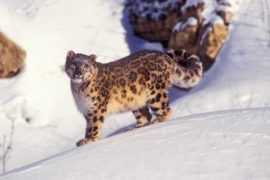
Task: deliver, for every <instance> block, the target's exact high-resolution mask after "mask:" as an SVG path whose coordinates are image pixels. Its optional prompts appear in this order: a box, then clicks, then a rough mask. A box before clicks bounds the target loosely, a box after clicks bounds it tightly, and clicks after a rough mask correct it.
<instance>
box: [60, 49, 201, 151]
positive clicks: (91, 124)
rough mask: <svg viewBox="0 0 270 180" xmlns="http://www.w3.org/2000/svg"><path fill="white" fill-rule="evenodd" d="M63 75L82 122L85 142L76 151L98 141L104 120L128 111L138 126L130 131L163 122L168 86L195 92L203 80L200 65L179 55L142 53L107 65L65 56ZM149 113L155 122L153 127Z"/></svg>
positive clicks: (183, 53) (167, 109) (166, 113)
mask: <svg viewBox="0 0 270 180" xmlns="http://www.w3.org/2000/svg"><path fill="white" fill-rule="evenodd" d="M65 71H66V73H67V74H68V76H69V77H70V79H71V89H72V93H73V96H74V99H75V102H76V105H77V107H78V109H79V111H80V112H81V113H82V114H83V115H84V117H85V119H86V122H87V126H86V132H85V138H83V139H82V140H80V141H79V142H77V146H81V145H84V144H88V143H91V142H94V141H96V140H99V139H101V138H102V132H101V127H102V124H103V122H104V120H105V116H106V115H107V114H111V113H117V112H123V111H128V110H131V111H132V113H133V114H134V116H135V118H136V120H137V124H136V126H135V127H134V128H138V127H142V126H145V125H149V124H153V123H158V122H162V121H166V120H168V119H169V117H170V112H171V110H170V107H169V99H168V91H169V88H170V86H171V84H174V85H176V86H178V87H182V88H191V87H193V86H195V85H196V84H197V83H198V82H199V80H200V79H201V77H202V63H201V62H200V60H199V59H198V57H197V56H195V55H193V54H191V53H189V52H188V51H186V50H183V49H178V50H173V49H172V50H168V51H167V52H166V53H162V52H159V51H154V50H143V51H139V52H136V53H134V54H131V55H130V56H127V57H125V58H122V59H120V60H117V61H114V62H111V63H107V64H102V63H99V62H96V55H90V56H87V55H84V54H76V53H74V52H73V51H69V52H68V54H67V58H66V64H65ZM149 109H151V110H152V112H153V113H154V114H155V116H156V118H155V119H154V120H153V121H152V122H151V118H152V116H151V114H150V112H149ZM131 129H133V128H131ZM129 130H130V129H129Z"/></svg>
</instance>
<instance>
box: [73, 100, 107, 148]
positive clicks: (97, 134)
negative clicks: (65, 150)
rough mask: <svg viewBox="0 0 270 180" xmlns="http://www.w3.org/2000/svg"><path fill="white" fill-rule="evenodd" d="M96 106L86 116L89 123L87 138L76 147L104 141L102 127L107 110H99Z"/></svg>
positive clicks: (86, 132)
mask: <svg viewBox="0 0 270 180" xmlns="http://www.w3.org/2000/svg"><path fill="white" fill-rule="evenodd" d="M98 107H99V106H98V105H97V106H95V107H93V108H91V109H90V110H89V111H88V113H87V114H86V115H85V119H86V122H87V125H86V131H85V138H83V139H81V140H79V141H78V142H77V143H76V145H77V146H82V145H85V144H89V143H91V142H94V141H97V140H100V139H102V125H103V122H104V119H105V115H106V108H98Z"/></svg>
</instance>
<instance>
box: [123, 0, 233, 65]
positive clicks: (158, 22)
mask: <svg viewBox="0 0 270 180" xmlns="http://www.w3.org/2000/svg"><path fill="white" fill-rule="evenodd" d="M127 2H128V3H127V4H126V7H127V9H128V11H129V15H130V16H129V18H130V22H131V24H132V26H133V29H134V33H135V34H136V35H138V36H139V37H142V38H144V39H146V40H149V41H158V42H162V44H163V45H164V47H165V48H184V49H187V50H189V51H191V52H193V53H195V54H198V55H199V56H200V57H201V59H202V61H203V65H204V69H205V70H207V69H208V68H209V67H210V66H211V65H212V64H213V62H214V60H215V57H216V55H217V54H218V52H219V50H220V49H221V47H222V44H223V41H224V38H225V37H226V35H227V34H228V26H229V24H230V20H231V18H232V16H233V12H234V8H233V6H236V4H237V2H238V1H237V0H213V2H211V3H206V1H204V0H200V1H198V0H127Z"/></svg>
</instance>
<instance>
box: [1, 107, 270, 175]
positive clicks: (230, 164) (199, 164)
mask: <svg viewBox="0 0 270 180" xmlns="http://www.w3.org/2000/svg"><path fill="white" fill-rule="evenodd" d="M269 116H270V108H261V109H253V110H239V111H227V112H226V111H225V112H215V113H207V114H199V115H193V116H188V117H183V118H178V119H171V120H170V121H168V122H165V123H162V124H158V125H153V126H151V127H146V128H142V129H138V130H136V131H131V132H127V133H123V134H119V135H116V136H113V137H109V138H106V139H104V140H101V141H99V142H97V143H95V144H90V145H89V146H84V147H82V148H78V149H70V150H69V151H67V152H63V153H61V154H59V155H57V156H56V157H52V158H48V159H45V160H42V161H40V162H36V163H34V164H32V165H29V166H26V167H24V168H20V169H18V170H15V171H12V172H10V173H8V174H6V176H4V177H3V178H0V179H9V180H12V179H18V178H21V179H28V180H31V179H59V178H60V179H134V180H136V179H138V180H140V179H150V180H152V179H153V180H155V179H170V180H173V179H179V178H181V179H217V177H218V179H229V178H232V179H264V178H267V177H269V176H270V166H267V165H269V162H270V156H269V151H270V134H269V128H270V121H269ZM254 164H257V165H259V166H254Z"/></svg>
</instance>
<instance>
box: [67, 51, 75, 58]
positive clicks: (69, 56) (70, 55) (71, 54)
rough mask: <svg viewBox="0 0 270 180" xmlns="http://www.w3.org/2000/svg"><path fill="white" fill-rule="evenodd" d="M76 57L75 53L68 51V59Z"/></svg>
mask: <svg viewBox="0 0 270 180" xmlns="http://www.w3.org/2000/svg"><path fill="white" fill-rule="evenodd" d="M74 55H75V52H74V51H72V50H70V51H68V53H67V58H71V57H73V56H74Z"/></svg>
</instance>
